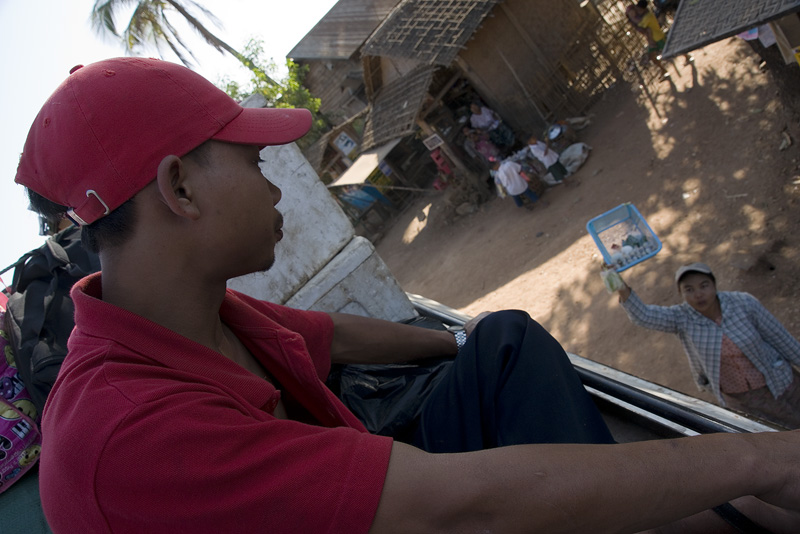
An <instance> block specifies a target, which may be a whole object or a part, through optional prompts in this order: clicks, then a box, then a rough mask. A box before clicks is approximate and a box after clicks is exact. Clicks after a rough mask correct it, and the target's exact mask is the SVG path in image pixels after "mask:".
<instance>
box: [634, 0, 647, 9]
mask: <svg viewBox="0 0 800 534" xmlns="http://www.w3.org/2000/svg"><path fill="white" fill-rule="evenodd" d="M636 7H641V8H642V9H647V0H639V1H638V2H636Z"/></svg>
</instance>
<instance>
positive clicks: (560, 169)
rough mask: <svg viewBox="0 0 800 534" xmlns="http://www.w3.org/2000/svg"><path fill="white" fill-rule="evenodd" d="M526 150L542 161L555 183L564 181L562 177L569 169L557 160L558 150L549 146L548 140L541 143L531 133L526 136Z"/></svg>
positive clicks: (567, 174)
mask: <svg viewBox="0 0 800 534" xmlns="http://www.w3.org/2000/svg"><path fill="white" fill-rule="evenodd" d="M528 151H529V152H530V154H531V156H533V157H534V158H536V159H537V160H539V161H541V162H542V165H544V166H545V168H546V169H547V172H549V173H550V174H551V175H553V179H554V180H555V181H556V182H557V183H561V182H563V181H564V178H566V177H567V176H569V171H567V168H566V167H564V165H563V164H562V163H561V162H560V161H559V160H558V152H556V151H555V150H553V149H552V148H550V141H549V140H548V141H547V142H546V143H543V142H542V141H540V140H539V138H538V137H536V136H535V135H532V136H530V137H529V138H528Z"/></svg>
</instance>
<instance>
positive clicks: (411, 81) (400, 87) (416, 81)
mask: <svg viewBox="0 0 800 534" xmlns="http://www.w3.org/2000/svg"><path fill="white" fill-rule="evenodd" d="M434 70H436V67H433V66H429V65H422V66H420V67H417V68H416V69H414V70H412V71H411V72H409V73H408V74H406V75H405V76H403V77H402V78H399V79H397V80H395V81H393V82H391V83H390V84H388V85H385V86H383V87H382V88H381V90H380V91H378V94H377V95H376V96H375V99H374V100H373V102H372V109H371V110H370V114H369V116H368V117H367V122H366V124H365V125H364V137H363V139H362V140H361V150H369V149H371V148H373V147H376V146H378V145H382V144H385V143H388V142H389V141H392V140H393V139H397V138H399V137H405V136H406V135H408V134H410V133H413V132H414V131H415V130H416V119H417V115H418V114H419V110H420V108H422V104H423V103H424V102H425V95H426V94H427V92H428V87H429V86H430V84H431V80H432V79H433V71H434Z"/></svg>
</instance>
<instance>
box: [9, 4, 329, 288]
mask: <svg viewBox="0 0 800 534" xmlns="http://www.w3.org/2000/svg"><path fill="white" fill-rule="evenodd" d="M197 1H198V3H199V4H201V5H203V6H204V7H206V8H207V9H208V10H210V11H211V12H212V13H213V14H214V15H215V16H216V17H217V18H218V19H219V20H220V22H221V23H222V28H221V29H219V28H215V27H214V26H213V24H212V23H210V22H208V24H206V27H208V28H209V29H211V30H212V31H213V32H214V33H215V34H216V35H217V36H219V37H220V38H221V39H222V40H224V41H225V42H227V43H228V44H229V45H231V46H232V47H233V48H235V49H237V50H241V49H243V48H244V45H245V44H246V43H247V42H248V41H249V40H250V38H257V39H260V40H262V41H263V43H264V52H265V56H266V57H272V58H274V60H275V62H276V63H277V64H278V65H283V64H284V62H285V60H284V58H285V57H286V54H288V53H289V51H290V50H291V49H292V48H294V46H295V45H296V44H297V43H298V42H299V41H300V39H302V38H303V37H304V36H305V35H306V34H307V33H308V32H309V31H310V30H311V28H313V27H314V25H315V24H316V23H317V22H318V21H319V20H320V19H321V18H322V17H323V16H324V15H325V14H326V13H327V12H328V11H329V10H330V8H331V7H333V5H334V4H335V3H336V0H292V1H286V0H197ZM94 2H95V0H38V1H34V0H0V67H1V68H2V73H3V76H2V78H3V80H2V82H1V83H0V112H1V113H2V115H1V116H2V118H3V124H4V126H3V128H1V129H0V199H2V201H3V206H2V211H0V221H1V222H2V228H3V232H2V240H3V244H2V246H0V269H4V268H5V267H7V266H9V265H11V264H12V263H13V262H15V261H16V260H17V259H18V258H19V257H20V256H22V255H23V254H24V253H25V252H27V251H29V250H31V249H33V248H36V247H38V246H40V245H41V244H42V243H43V242H44V237H41V236H39V222H38V218H37V216H36V215H35V214H34V213H32V212H30V211H28V210H27V206H28V201H27V198H26V196H25V193H24V190H23V188H22V186H19V185H17V184H15V183H14V176H15V174H16V169H17V162H18V161H19V155H20V153H21V152H22V147H23V145H24V144H25V138H26V136H27V134H28V130H29V129H30V125H31V123H32V122H33V120H34V118H35V117H36V114H37V113H38V112H39V109H40V108H41V106H42V104H43V103H44V101H45V100H46V99H47V97H49V96H50V94H51V93H52V92H53V91H54V90H55V89H56V87H58V85H59V84H60V83H61V82H62V81H63V80H64V79H65V78H66V77H67V75H68V74H69V70H70V69H71V68H72V67H74V66H75V65H78V64H84V65H86V64H89V63H92V62H94V61H98V60H101V59H105V58H110V57H118V56H123V55H125V51H124V48H123V46H122V44H121V43H119V42H118V41H113V40H111V39H109V38H102V37H100V36H98V35H97V34H96V33H95V31H94V30H92V28H91V26H90V23H89V14H90V12H91V9H92V6H93V5H94ZM198 18H199V17H198ZM170 20H174V21H179V20H180V16H179V15H177V14H176V16H175V17H174V18H173V19H170ZM201 20H203V22H204V23H205V22H207V19H201ZM123 23H124V19H119V20H118V21H117V25H118V27H124V24H123ZM180 35H181V37H182V38H184V40H185V41H187V43H188V44H189V47H190V49H191V50H192V52H193V53H194V54H195V55H196V56H197V63H196V65H195V67H194V69H195V70H196V71H197V72H199V73H200V74H202V75H203V76H205V77H206V78H208V79H209V80H211V81H212V82H215V83H216V82H217V81H219V80H221V79H222V78H223V77H228V78H230V79H233V80H236V81H238V82H240V83H243V84H244V83H246V82H247V80H248V79H249V76H248V71H247V70H246V69H245V68H244V67H242V66H241V64H240V63H239V62H238V61H236V60H235V59H233V58H232V57H230V56H229V55H227V54H226V55H223V54H220V53H219V52H217V51H216V50H214V49H213V48H212V47H211V46H209V45H207V44H205V42H204V41H202V39H200V38H198V37H196V36H195V35H194V34H193V33H192V32H191V30H189V29H186V30H185V31H184V30H181V31H180ZM139 55H143V56H147V57H158V55H157V52H156V51H155V50H153V49H151V50H147V51H144V52H141V53H140V54H139ZM164 59H168V60H172V61H176V62H177V61H178V60H177V59H176V58H175V57H174V56H172V57H168V56H165V58H164ZM282 74H283V73H281V75H282ZM279 76H280V75H279ZM11 275H12V271H9V272H8V273H6V274H4V275H2V279H3V281H4V282H5V283H6V284H9V283H10V282H11Z"/></svg>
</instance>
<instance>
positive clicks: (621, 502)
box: [370, 432, 800, 534]
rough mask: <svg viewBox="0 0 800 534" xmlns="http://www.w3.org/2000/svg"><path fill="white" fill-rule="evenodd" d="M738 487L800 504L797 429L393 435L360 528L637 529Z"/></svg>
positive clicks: (720, 499)
mask: <svg viewBox="0 0 800 534" xmlns="http://www.w3.org/2000/svg"><path fill="white" fill-rule="evenodd" d="M745 495H756V496H760V497H761V498H762V499H764V500H768V501H770V502H772V503H773V504H777V505H779V506H783V507H787V508H791V509H793V510H797V509H800V433H798V432H791V433H789V432H783V433H768V434H739V435H722V434H716V435H705V436H700V437H693V438H683V439H677V440H654V441H643V442H637V443H630V444H624V445H564V444H559V445H518V446H513V447H500V448H496V449H490V450H484V451H478V452H470V453H462V454H428V453H425V452H422V451H420V450H418V449H414V448H413V447H410V446H408V445H404V444H401V443H397V442H396V443H394V445H393V448H392V455H391V459H390V461H389V469H388V473H387V477H386V480H385V482H384V488H383V492H382V494H381V500H380V504H379V507H378V511H377V514H376V517H375V519H374V521H373V523H372V528H371V530H370V532H372V533H373V534H378V533H380V534H385V533H395V532H396V533H407V532H503V533H505V534H513V533H530V532H548V533H559V532H593V533H604V532H615V533H621V532H639V531H642V530H645V529H648V528H654V527H657V526H659V525H663V524H666V523H670V522H673V521H676V520H678V519H680V518H682V517H687V516H690V515H692V514H695V513H698V512H701V511H702V510H706V509H708V508H711V507H714V506H716V505H719V504H722V503H724V502H726V501H729V500H731V499H735V498H737V497H740V496H745ZM710 514H711V513H710V512H708V513H706V514H704V515H705V516H708V515H710ZM695 519H696V518H695ZM711 519H712V520H716V518H713V517H712V518H711ZM794 526H795V527H796V525H794ZM692 531H694V532H708V530H704V529H700V530H686V531H684V530H681V532H692ZM790 531H792V530H790ZM794 531H796V530H794Z"/></svg>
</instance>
